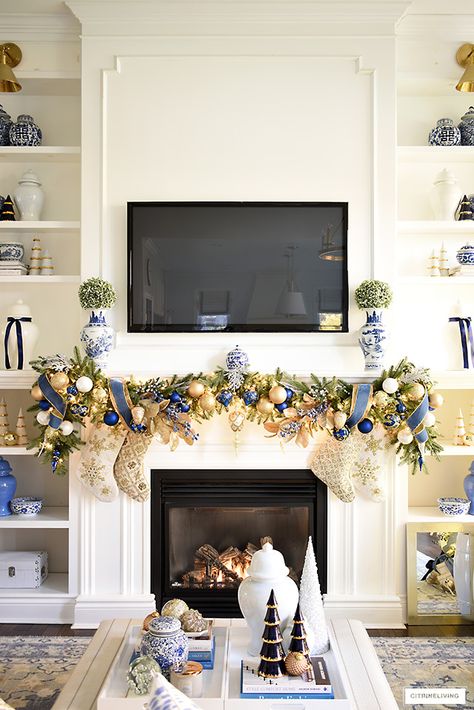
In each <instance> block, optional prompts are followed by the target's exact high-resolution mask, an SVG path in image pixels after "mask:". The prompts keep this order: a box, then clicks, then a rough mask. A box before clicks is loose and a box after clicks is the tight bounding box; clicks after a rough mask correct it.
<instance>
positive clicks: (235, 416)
mask: <svg viewBox="0 0 474 710" xmlns="http://www.w3.org/2000/svg"><path fill="white" fill-rule="evenodd" d="M244 423H245V413H244V410H243V408H242V406H241V405H239V404H237V405H235V406H233V407H232V409H231V411H230V412H229V424H230V428H231V429H232V431H234V432H237V431H241V430H242V427H243V426H244Z"/></svg>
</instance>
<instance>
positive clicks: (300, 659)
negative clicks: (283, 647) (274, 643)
mask: <svg viewBox="0 0 474 710" xmlns="http://www.w3.org/2000/svg"><path fill="white" fill-rule="evenodd" d="M308 666H309V663H308V659H307V658H306V656H305V655H304V654H303V653H300V652H299V651H290V653H289V654H288V655H287V657H286V658H285V668H286V672H287V673H288V675H303V673H304V672H305V670H306V669H307V668H308Z"/></svg>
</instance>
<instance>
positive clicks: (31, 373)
mask: <svg viewBox="0 0 474 710" xmlns="http://www.w3.org/2000/svg"><path fill="white" fill-rule="evenodd" d="M37 377H38V373H37V372H35V370H32V369H25V370H0V390H27V389H28V390H29V389H31V386H32V384H33V382H34V381H35V380H36V379H37Z"/></svg>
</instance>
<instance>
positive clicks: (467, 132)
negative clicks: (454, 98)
mask: <svg viewBox="0 0 474 710" xmlns="http://www.w3.org/2000/svg"><path fill="white" fill-rule="evenodd" d="M458 127H459V130H460V132H461V145H474V106H469V111H466V113H465V114H464V116H463V117H462V118H461V121H460V123H459V126H458Z"/></svg>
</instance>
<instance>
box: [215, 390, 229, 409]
mask: <svg viewBox="0 0 474 710" xmlns="http://www.w3.org/2000/svg"><path fill="white" fill-rule="evenodd" d="M232 397H233V394H232V392H230V391H229V390H221V391H220V392H219V394H218V395H217V397H216V399H217V401H218V402H220V403H221V404H223V405H224V407H228V406H229V404H230V403H231V402H232Z"/></svg>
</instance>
